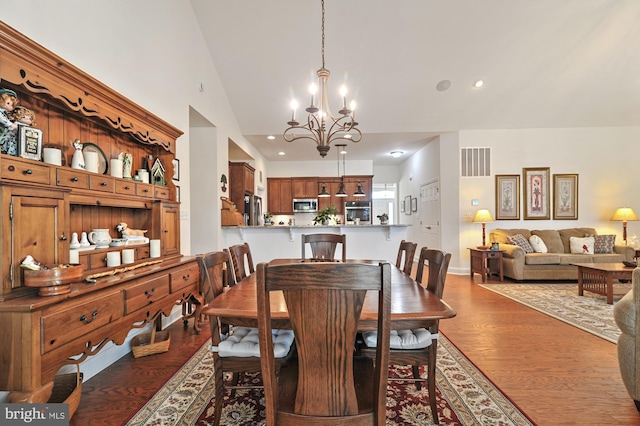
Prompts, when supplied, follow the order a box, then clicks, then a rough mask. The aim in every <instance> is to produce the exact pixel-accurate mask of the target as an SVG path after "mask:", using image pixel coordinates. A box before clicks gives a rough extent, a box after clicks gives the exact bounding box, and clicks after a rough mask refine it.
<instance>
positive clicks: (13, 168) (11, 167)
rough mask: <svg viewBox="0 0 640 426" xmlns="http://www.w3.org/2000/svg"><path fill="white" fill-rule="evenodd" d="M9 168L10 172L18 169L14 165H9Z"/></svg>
mask: <svg viewBox="0 0 640 426" xmlns="http://www.w3.org/2000/svg"><path fill="white" fill-rule="evenodd" d="M7 169H9V171H10V172H13V171H15V170H16V168H15V167H14V166H9V167H7Z"/></svg>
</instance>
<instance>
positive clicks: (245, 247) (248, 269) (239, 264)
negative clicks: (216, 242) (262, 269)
mask: <svg viewBox="0 0 640 426" xmlns="http://www.w3.org/2000/svg"><path fill="white" fill-rule="evenodd" d="M229 253H230V254H231V262H232V263H233V271H234V273H235V281H236V282H238V281H241V280H242V279H243V278H246V277H248V276H249V275H251V274H253V273H254V272H255V269H254V266H253V258H252V257H251V249H250V248H249V243H244V244H236V245H233V246H231V247H229Z"/></svg>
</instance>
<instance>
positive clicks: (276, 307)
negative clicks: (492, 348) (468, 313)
mask: <svg viewBox="0 0 640 426" xmlns="http://www.w3.org/2000/svg"><path fill="white" fill-rule="evenodd" d="M300 262H314V260H313V259H284V258H283V259H273V260H271V261H270V262H269V264H270V265H280V264H288V263H300ZM336 262H340V261H336ZM346 262H347V263H368V264H378V263H380V262H386V263H390V262H387V261H381V260H370V259H369V260H368V259H347V260H346ZM257 306H258V304H257V294H256V274H255V273H253V274H251V275H249V276H248V277H246V278H244V279H242V280H240V281H239V282H238V283H237V284H236V285H234V286H231V287H227V288H226V289H225V291H224V292H223V293H222V294H220V295H218V296H217V297H216V298H215V299H214V300H213V301H211V303H209V305H208V306H207V307H206V308H204V310H203V313H207V314H209V315H215V316H217V317H219V318H220V319H224V322H225V323H229V324H234V325H239V326H245V327H257V326H258V308H257ZM454 316H456V310H455V309H453V308H452V307H451V306H449V304H447V303H446V302H445V301H444V300H442V299H440V298H439V297H437V296H436V295H435V294H434V293H432V292H430V291H428V290H427V289H426V288H425V287H424V286H422V285H421V284H420V283H418V282H416V281H415V280H414V279H413V278H411V277H410V276H409V275H407V274H405V273H403V272H402V271H401V270H400V269H398V268H397V267H396V266H395V265H394V264H391V328H392V329H395V330H400V329H412V328H420V327H430V326H433V324H434V321H435V320H441V319H447V318H453V317H454ZM377 318H378V295H377V292H372V291H369V292H367V295H366V297H365V301H364V305H363V307H362V312H361V315H360V321H359V324H358V329H360V330H363V331H364V330H375V329H376V322H377ZM271 321H272V327H273V328H282V329H284V328H290V327H291V325H290V323H289V313H288V312H287V306H286V303H285V300H284V295H283V294H282V292H273V293H272V294H271Z"/></svg>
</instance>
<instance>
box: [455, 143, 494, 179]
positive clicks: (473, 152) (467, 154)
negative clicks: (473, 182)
mask: <svg viewBox="0 0 640 426" xmlns="http://www.w3.org/2000/svg"><path fill="white" fill-rule="evenodd" d="M460 176H462V177H481V176H491V148H461V149H460Z"/></svg>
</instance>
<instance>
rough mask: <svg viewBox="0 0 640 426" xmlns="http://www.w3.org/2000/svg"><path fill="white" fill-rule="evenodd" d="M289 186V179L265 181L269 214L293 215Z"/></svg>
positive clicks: (290, 183)
mask: <svg viewBox="0 0 640 426" xmlns="http://www.w3.org/2000/svg"><path fill="white" fill-rule="evenodd" d="M291 185H292V179H291V178H268V179H267V203H268V205H267V209H268V211H269V213H271V214H293V197H292V189H291ZM316 195H317V194H316Z"/></svg>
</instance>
